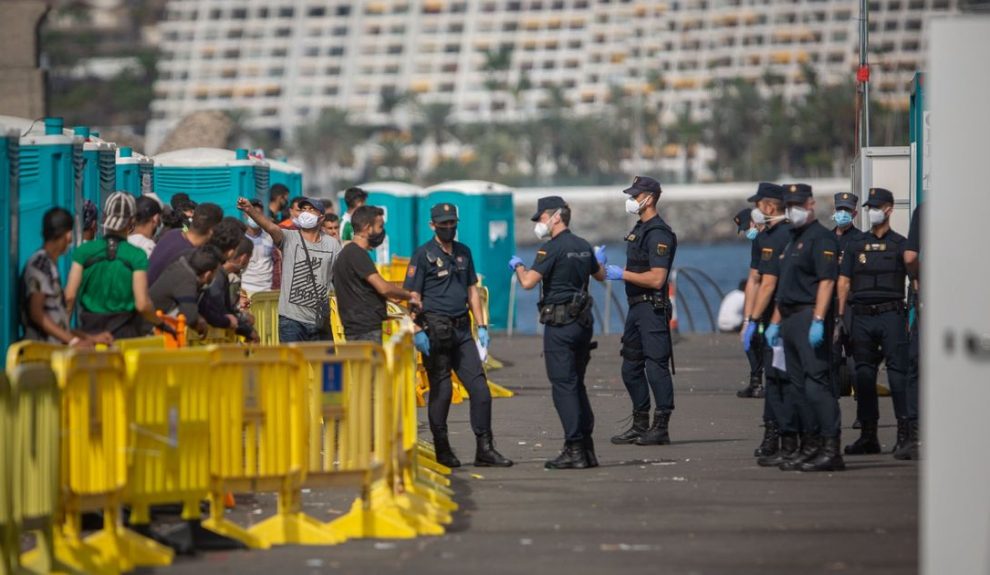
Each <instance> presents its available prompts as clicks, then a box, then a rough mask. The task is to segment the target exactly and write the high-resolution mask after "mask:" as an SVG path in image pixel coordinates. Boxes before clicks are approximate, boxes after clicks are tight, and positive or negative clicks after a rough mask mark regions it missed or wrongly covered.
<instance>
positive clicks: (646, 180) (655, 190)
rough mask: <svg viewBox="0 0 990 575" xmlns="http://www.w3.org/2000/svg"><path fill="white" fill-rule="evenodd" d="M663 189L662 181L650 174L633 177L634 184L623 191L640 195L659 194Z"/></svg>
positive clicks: (632, 194)
mask: <svg viewBox="0 0 990 575" xmlns="http://www.w3.org/2000/svg"><path fill="white" fill-rule="evenodd" d="M661 191H662V190H661V189H660V182H658V181H656V180H654V179H653V178H651V177H649V176H636V177H635V178H633V182H632V185H631V186H629V187H628V188H626V189H624V190H622V193H623V194H629V195H630V196H638V195H640V194H659V193H660V192H661Z"/></svg>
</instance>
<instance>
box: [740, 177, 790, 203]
mask: <svg viewBox="0 0 990 575" xmlns="http://www.w3.org/2000/svg"><path fill="white" fill-rule="evenodd" d="M763 199H767V200H782V199H784V188H783V187H781V186H778V185H777V184H773V183H770V182H760V183H759V185H757V186H756V193H755V194H753V195H752V196H750V197H748V198H746V201H747V202H758V201H760V200H763Z"/></svg>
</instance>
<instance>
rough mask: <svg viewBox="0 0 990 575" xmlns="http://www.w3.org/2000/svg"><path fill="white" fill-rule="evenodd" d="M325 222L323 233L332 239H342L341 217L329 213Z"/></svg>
mask: <svg viewBox="0 0 990 575" xmlns="http://www.w3.org/2000/svg"><path fill="white" fill-rule="evenodd" d="M324 217H325V218H326V219H324V220H323V231H325V232H326V233H327V235H329V236H330V237H332V238H337V239H338V240H339V239H340V216H338V215H337V214H335V213H333V212H327V213H326V214H325V215H324Z"/></svg>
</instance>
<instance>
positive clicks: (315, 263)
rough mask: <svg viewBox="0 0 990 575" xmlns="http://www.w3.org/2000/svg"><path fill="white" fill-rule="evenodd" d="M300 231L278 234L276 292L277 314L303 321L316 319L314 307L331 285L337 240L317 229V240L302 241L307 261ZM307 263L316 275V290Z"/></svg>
mask: <svg viewBox="0 0 990 575" xmlns="http://www.w3.org/2000/svg"><path fill="white" fill-rule="evenodd" d="M302 242H303V239H302V235H301V234H300V233H299V232H298V231H297V230H285V232H283V234H282V246H281V247H282V290H281V291H280V292H279V296H278V315H282V316H285V317H287V318H289V319H294V320H296V321H298V322H300V323H304V324H306V325H314V324H315V323H316V310H317V308H318V306H319V305H320V301H321V300H325V299H326V298H327V297H328V294H329V292H330V286H332V285H333V263H334V261H335V260H336V259H337V254H339V253H340V249H341V245H340V241H339V240H337V239H336V238H333V237H330V236H328V235H327V234H324V233H322V232H321V233H320V239H319V241H318V242H316V243H315V244H314V243H309V242H306V249H308V250H309V257H310V260H311V262H307V261H306V252H305V251H304V250H303V245H302ZM310 266H312V269H313V273H314V274H315V276H316V290H315V291H314V289H313V280H312V279H310Z"/></svg>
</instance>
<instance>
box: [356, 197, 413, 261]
mask: <svg viewBox="0 0 990 575" xmlns="http://www.w3.org/2000/svg"><path fill="white" fill-rule="evenodd" d="M358 187H359V188H361V189H363V190H364V191H366V192H368V205H370V206H378V207H380V208H382V210H384V211H385V231H386V232H387V233H386V234H385V243H383V244H382V245H381V246H379V248H378V249H376V250H375V261H376V262H377V263H382V264H387V263H391V261H392V258H393V257H396V256H398V257H402V258H408V257H412V255H413V252H415V251H416V248H417V247H419V244H417V243H416V227H417V220H416V217H417V213H418V207H419V199H420V196H421V195H422V193H423V188H420V187H419V186H414V185H412V184H406V183H403V182H369V183H367V184H361V185H360V186H358ZM341 208H342V209H343V200H342V201H341Z"/></svg>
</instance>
